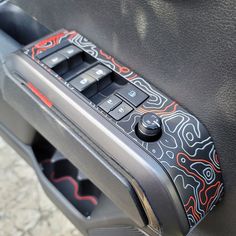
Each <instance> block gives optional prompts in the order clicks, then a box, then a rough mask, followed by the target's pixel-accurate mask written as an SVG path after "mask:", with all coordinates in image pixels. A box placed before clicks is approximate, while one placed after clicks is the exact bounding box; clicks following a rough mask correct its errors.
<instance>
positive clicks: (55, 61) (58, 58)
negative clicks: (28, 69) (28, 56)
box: [42, 53, 66, 69]
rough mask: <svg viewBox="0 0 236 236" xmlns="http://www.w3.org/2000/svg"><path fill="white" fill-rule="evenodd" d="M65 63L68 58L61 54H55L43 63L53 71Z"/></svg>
mask: <svg viewBox="0 0 236 236" xmlns="http://www.w3.org/2000/svg"><path fill="white" fill-rule="evenodd" d="M64 61H66V57H65V56H63V55H61V54H59V53H54V54H52V55H50V56H48V57H46V58H44V59H43V60H42V62H43V63H44V64H45V65H47V66H48V67H49V68H51V69H52V68H54V67H55V66H57V65H59V64H60V63H62V62H64Z"/></svg>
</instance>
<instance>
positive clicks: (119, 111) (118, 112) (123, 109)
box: [109, 102, 133, 120]
mask: <svg viewBox="0 0 236 236" xmlns="http://www.w3.org/2000/svg"><path fill="white" fill-rule="evenodd" d="M132 110H133V108H132V107H131V106H129V105H128V104H126V103H125V102H122V103H121V104H120V105H119V106H118V107H116V108H115V109H114V110H113V111H111V112H109V115H110V116H111V117H112V118H114V119H115V120H121V119H122V118H123V117H125V116H126V115H128V114H129V113H130V112H131V111H132Z"/></svg>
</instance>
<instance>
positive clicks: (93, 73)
mask: <svg viewBox="0 0 236 236" xmlns="http://www.w3.org/2000/svg"><path fill="white" fill-rule="evenodd" d="M111 73H112V71H111V70H110V69H108V68H107V67H105V66H103V65H100V64H99V65H96V66H94V67H92V68H91V69H89V70H87V71H85V72H84V73H82V74H80V75H78V76H77V77H75V78H73V79H72V80H71V81H70V84H71V85H72V86H73V87H75V88H76V89H77V90H78V91H79V92H82V93H83V94H84V95H85V96H86V97H91V96H93V95H95V94H96V93H97V92H98V91H101V90H102V89H103V88H105V87H106V86H108V85H109V84H110V83H111Z"/></svg>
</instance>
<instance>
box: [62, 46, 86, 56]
mask: <svg viewBox="0 0 236 236" xmlns="http://www.w3.org/2000/svg"><path fill="white" fill-rule="evenodd" d="M81 52H82V50H81V49H80V48H78V47H76V46H74V45H70V46H67V47H66V48H63V49H61V50H60V51H59V52H58V53H60V54H61V55H63V56H64V57H66V58H67V59H70V58H72V57H73V56H75V55H78V54H80V53H81Z"/></svg>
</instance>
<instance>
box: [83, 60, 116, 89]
mask: <svg viewBox="0 0 236 236" xmlns="http://www.w3.org/2000/svg"><path fill="white" fill-rule="evenodd" d="M111 72H112V71H111V70H110V69H109V68H107V67H105V66H103V65H100V64H99V65H96V66H94V67H93V68H91V69H89V70H88V71H87V73H88V74H89V75H90V76H92V77H93V78H94V79H96V80H97V81H98V90H102V89H104V88H105V87H106V86H108V85H109V84H110V83H111Z"/></svg>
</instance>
